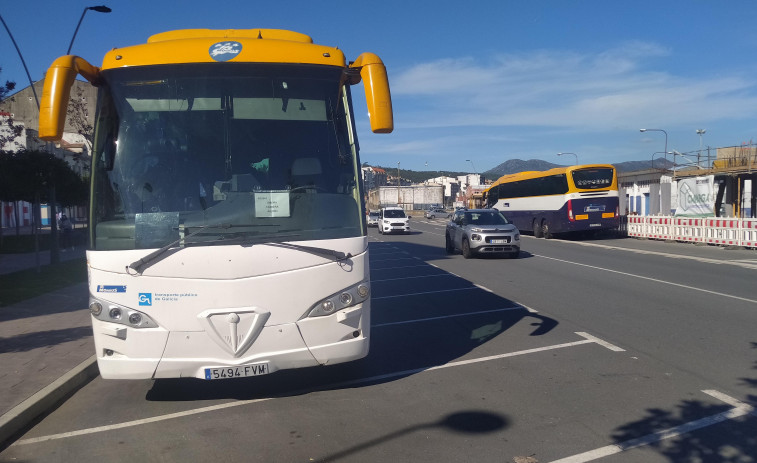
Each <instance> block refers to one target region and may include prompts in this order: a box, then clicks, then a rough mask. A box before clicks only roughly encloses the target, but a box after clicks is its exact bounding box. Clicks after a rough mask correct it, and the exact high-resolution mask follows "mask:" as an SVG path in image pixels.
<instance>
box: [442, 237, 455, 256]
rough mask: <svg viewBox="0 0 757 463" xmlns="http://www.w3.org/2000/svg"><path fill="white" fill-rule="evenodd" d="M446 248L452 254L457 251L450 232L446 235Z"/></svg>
mask: <svg viewBox="0 0 757 463" xmlns="http://www.w3.org/2000/svg"><path fill="white" fill-rule="evenodd" d="M444 248H445V249H446V250H447V254H452V253H453V252H455V245H454V244H452V240H451V239H450V237H449V234H445V235H444Z"/></svg>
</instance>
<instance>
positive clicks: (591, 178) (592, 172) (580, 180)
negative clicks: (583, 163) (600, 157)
mask: <svg viewBox="0 0 757 463" xmlns="http://www.w3.org/2000/svg"><path fill="white" fill-rule="evenodd" d="M612 179H613V169H610V168H598V169H580V170H574V171H573V183H574V184H575V185H576V188H579V189H587V190H598V189H601V188H609V187H610V186H611V185H612Z"/></svg>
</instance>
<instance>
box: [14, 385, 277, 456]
mask: <svg viewBox="0 0 757 463" xmlns="http://www.w3.org/2000/svg"><path fill="white" fill-rule="evenodd" d="M268 400H273V397H266V398H263V399H253V400H242V401H239V402H228V403H225V404H219V405H212V406H210V407H202V408H195V409H194V410H185V411H183V412H177V413H169V414H167V415H159V416H153V417H150V418H144V419H141V420H134V421H126V422H124V423H117V424H110V425H107V426H97V427H94V428H87V429H80V430H78V431H71V432H62V433H60V434H50V435H48V436H41V437H33V438H30V439H23V440H19V441H16V442H14V443H13V444H11V445H10V446H11V447H14V446H17V445H28V444H38V443H40V442H47V441H51V440H56V439H66V438H69V437H76V436H84V435H88V434H95V433H98V432H106V431H113V430H116V429H123V428H130V427H133V426H140V425H143V424H150V423H158V422H160V421H165V420H172V419H174V418H182V417H185V416H192V415H197V414H199V413H207V412H214V411H217V410H223V409H225V408H232V407H239V406H241V405H249V404H253V403H257V402H265V401H268Z"/></svg>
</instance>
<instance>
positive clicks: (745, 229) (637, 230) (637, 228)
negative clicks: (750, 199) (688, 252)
mask: <svg viewBox="0 0 757 463" xmlns="http://www.w3.org/2000/svg"><path fill="white" fill-rule="evenodd" d="M627 230H628V236H632V237H636V238H649V239H655V240H674V241H680V242H685V243H706V244H714V245H718V246H742V247H746V248H757V219H737V218H723V217H703V218H702V217H697V218H694V217H691V218H690V217H670V216H657V215H653V216H642V215H631V216H628V225H627Z"/></svg>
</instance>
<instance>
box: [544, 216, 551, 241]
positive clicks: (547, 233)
mask: <svg viewBox="0 0 757 463" xmlns="http://www.w3.org/2000/svg"><path fill="white" fill-rule="evenodd" d="M541 234H542V236H544V239H546V240H548V239H550V238H552V232H550V231H549V224H548V223H547V221H546V220H545V221H544V222H542V223H541Z"/></svg>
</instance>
